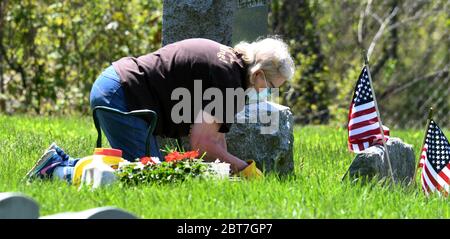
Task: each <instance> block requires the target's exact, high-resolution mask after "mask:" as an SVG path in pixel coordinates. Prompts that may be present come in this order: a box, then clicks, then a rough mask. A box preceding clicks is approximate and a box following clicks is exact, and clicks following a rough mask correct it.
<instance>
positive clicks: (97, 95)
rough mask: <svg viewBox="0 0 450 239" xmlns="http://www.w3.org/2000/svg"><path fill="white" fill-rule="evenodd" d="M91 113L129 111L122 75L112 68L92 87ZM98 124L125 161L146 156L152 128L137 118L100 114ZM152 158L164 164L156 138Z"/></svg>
mask: <svg viewBox="0 0 450 239" xmlns="http://www.w3.org/2000/svg"><path fill="white" fill-rule="evenodd" d="M90 104H91V109H94V107H96V106H107V107H111V108H114V109H117V110H120V111H124V112H127V111H129V109H128V107H127V105H126V102H125V95H124V91H123V89H122V84H121V83H120V78H119V75H118V74H117V73H116V71H115V70H114V68H113V66H109V67H108V68H106V69H105V70H104V71H103V72H102V73H101V74H100V76H99V77H98V78H97V80H96V81H95V82H94V85H93V86H92V90H91V95H90ZM97 116H98V120H99V123H100V126H101V129H102V131H103V132H104V134H105V135H106V138H107V139H108V141H109V144H110V145H111V147H112V148H115V149H121V150H122V152H123V158H124V159H126V160H129V161H133V160H134V159H136V158H141V157H143V156H145V140H146V138H147V129H148V127H149V124H148V123H147V122H146V121H145V120H143V119H141V118H138V117H134V116H123V115H117V114H113V113H109V112H104V111H98V112H97ZM150 155H151V156H153V157H159V159H160V160H161V161H163V160H164V159H163V157H162V154H161V151H160V149H159V145H158V142H157V141H156V137H155V136H151V137H150Z"/></svg>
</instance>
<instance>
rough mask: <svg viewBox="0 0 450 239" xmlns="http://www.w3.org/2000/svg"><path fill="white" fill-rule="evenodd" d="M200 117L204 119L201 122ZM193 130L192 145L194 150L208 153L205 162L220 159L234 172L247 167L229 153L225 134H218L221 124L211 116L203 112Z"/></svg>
mask: <svg viewBox="0 0 450 239" xmlns="http://www.w3.org/2000/svg"><path fill="white" fill-rule="evenodd" d="M198 117H202V120H199V118H198ZM195 122H201V123H194V125H193V126H192V129H191V135H190V143H191V146H192V149H194V150H196V149H198V150H199V151H200V153H201V154H202V153H203V152H206V157H205V161H214V160H216V159H219V160H221V161H224V162H227V163H229V164H230V165H231V170H232V171H233V172H235V173H236V172H239V171H241V170H243V169H244V168H245V167H247V165H248V164H247V163H246V162H244V161H243V160H241V159H239V158H237V157H236V156H234V155H232V154H230V153H228V151H227V144H226V140H225V134H223V133H220V132H218V130H219V127H220V124H219V123H217V120H216V119H215V118H214V117H213V116H211V115H210V114H208V113H206V112H204V111H201V113H200V114H199V115H198V116H197V120H196V121H195Z"/></svg>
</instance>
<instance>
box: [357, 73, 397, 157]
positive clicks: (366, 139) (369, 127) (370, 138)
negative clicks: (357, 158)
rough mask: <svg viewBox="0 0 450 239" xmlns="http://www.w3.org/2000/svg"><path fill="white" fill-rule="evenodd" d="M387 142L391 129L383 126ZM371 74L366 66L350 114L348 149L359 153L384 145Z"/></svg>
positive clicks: (360, 76) (359, 79) (358, 83)
mask: <svg viewBox="0 0 450 239" xmlns="http://www.w3.org/2000/svg"><path fill="white" fill-rule="evenodd" d="M383 131H384V135H385V136H386V137H385V138H386V140H388V139H389V137H387V136H389V129H388V128H387V127H386V126H384V125H383ZM381 139H382V135H381V130H380V123H379V121H378V116H377V111H376V108H375V100H374V97H373V92H372V88H371V87H370V80H369V72H368V70H367V66H364V68H363V70H362V71H361V74H360V75H359V78H358V82H357V83H356V87H355V93H354V94H353V98H352V103H351V105H350V111H349V113H348V148H349V149H350V151H353V152H355V153H359V152H361V151H363V150H364V149H366V148H369V147H370V146H373V145H379V144H383V141H382V140H381Z"/></svg>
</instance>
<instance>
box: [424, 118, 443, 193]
mask: <svg viewBox="0 0 450 239" xmlns="http://www.w3.org/2000/svg"><path fill="white" fill-rule="evenodd" d="M419 167H422V175H421V182H422V189H423V191H424V192H425V194H426V195H429V194H430V193H431V192H437V193H438V194H441V193H443V194H444V195H445V196H447V195H448V193H449V183H450V144H449V142H448V140H447V138H446V137H445V135H444V133H443V132H442V131H441V129H440V128H439V126H437V124H436V123H435V122H434V121H431V122H430V126H429V128H428V129H427V136H426V138H425V145H424V147H423V149H422V154H421V156H420V161H419Z"/></svg>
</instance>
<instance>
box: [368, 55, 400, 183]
mask: <svg viewBox="0 0 450 239" xmlns="http://www.w3.org/2000/svg"><path fill="white" fill-rule="evenodd" d="M363 56H364V64H365V65H366V68H367V75H369V82H370V89H371V90H372V96H373V102H374V104H375V110H376V111H377V117H378V123H379V124H380V131H381V141H383V146H384V149H385V150H386V158H387V160H388V165H389V172H390V174H391V178H392V182H394V183H395V179H394V173H393V172H392V165H391V159H390V157H389V151H388V148H387V145H386V140H385V136H384V129H383V122H381V116H380V110H379V109H378V103H377V99H376V97H375V90H374V89H373V82H372V76H371V75H370V69H369V60H368V59H367V53H366V50H363Z"/></svg>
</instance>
